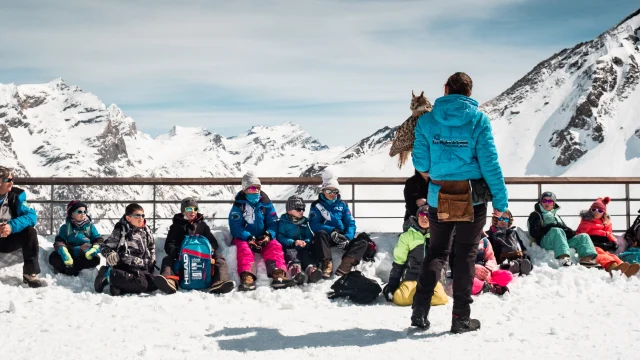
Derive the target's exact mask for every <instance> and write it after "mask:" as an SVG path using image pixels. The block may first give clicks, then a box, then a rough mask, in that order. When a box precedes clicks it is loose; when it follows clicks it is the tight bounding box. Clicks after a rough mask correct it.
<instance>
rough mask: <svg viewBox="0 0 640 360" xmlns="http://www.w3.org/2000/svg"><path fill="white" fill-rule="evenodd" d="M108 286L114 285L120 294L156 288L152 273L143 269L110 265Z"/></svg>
mask: <svg viewBox="0 0 640 360" xmlns="http://www.w3.org/2000/svg"><path fill="white" fill-rule="evenodd" d="M109 286H112V287H116V288H117V289H118V290H120V294H122V295H124V294H141V293H143V292H152V291H154V290H157V287H156V285H155V284H154V282H153V275H152V274H151V273H150V272H148V271H145V270H138V269H133V268H128V267H120V266H116V267H112V268H111V273H110V274H109Z"/></svg>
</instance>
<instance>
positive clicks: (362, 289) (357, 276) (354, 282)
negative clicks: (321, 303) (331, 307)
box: [327, 270, 382, 304]
mask: <svg viewBox="0 0 640 360" xmlns="http://www.w3.org/2000/svg"><path fill="white" fill-rule="evenodd" d="M331 289H332V290H333V291H332V292H330V293H328V294H327V297H328V298H329V299H336V298H340V297H346V298H347V299H349V300H351V301H353V302H354V303H356V304H369V303H371V302H373V301H374V300H375V299H377V298H378V295H380V293H381V292H382V288H381V287H380V285H379V284H378V282H377V281H375V280H373V279H369V278H368V277H366V276H364V275H362V273H361V272H360V271H357V270H354V271H351V272H350V273H348V274H346V275H344V276H342V277H341V278H339V279H338V280H336V282H335V283H333V285H331Z"/></svg>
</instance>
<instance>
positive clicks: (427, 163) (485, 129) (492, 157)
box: [412, 95, 508, 211]
mask: <svg viewBox="0 0 640 360" xmlns="http://www.w3.org/2000/svg"><path fill="white" fill-rule="evenodd" d="M412 157H413V166H414V167H415V168H416V170H418V171H420V172H428V173H429V176H430V177H431V179H434V180H471V179H481V178H484V179H485V181H486V182H487V184H488V185H489V189H490V190H491V194H492V195H493V207H494V208H496V209H498V210H499V211H504V210H506V209H507V207H508V200H507V187H506V186H505V184H504V177H503V175H502V170H501V169H500V163H499V162H498V152H497V150H496V145H495V143H494V142H493V134H492V133H491V123H490V122H489V118H488V117H487V116H486V115H485V114H484V113H483V112H482V111H480V110H478V102H476V101H475V100H473V99H471V98H470V97H467V96H464V95H446V96H443V97H440V98H438V99H437V100H436V101H435V103H434V105H433V110H432V111H431V112H429V113H426V114H424V115H422V116H421V117H420V118H419V119H418V123H417V124H416V129H415V142H414V144H413V155H412ZM439 191H440V186H438V185H435V184H433V183H432V182H430V183H429V192H428V197H427V202H428V203H429V206H432V207H437V206H438V192H439Z"/></svg>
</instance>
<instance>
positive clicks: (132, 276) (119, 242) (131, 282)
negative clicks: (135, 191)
mask: <svg viewBox="0 0 640 360" xmlns="http://www.w3.org/2000/svg"><path fill="white" fill-rule="evenodd" d="M100 251H101V253H102V255H103V256H104V257H105V258H106V260H107V265H108V266H103V267H101V268H100V271H99V272H98V276H97V277H96V281H95V284H94V286H95V289H96V292H98V293H101V292H102V290H103V289H104V287H105V286H107V285H109V290H110V292H111V295H112V296H117V295H124V294H140V293H143V292H151V291H154V290H156V286H155V283H154V276H153V275H152V274H153V271H154V266H155V264H156V242H155V239H154V237H153V235H152V234H151V229H149V227H148V226H147V224H146V221H145V219H144V209H143V208H142V206H140V205H138V204H129V205H128V206H127V209H126V210H125V215H124V216H123V217H122V219H120V221H119V222H118V223H117V224H116V225H115V226H114V228H113V232H112V233H111V236H109V238H107V240H106V241H105V242H104V244H102V247H101V248H100Z"/></svg>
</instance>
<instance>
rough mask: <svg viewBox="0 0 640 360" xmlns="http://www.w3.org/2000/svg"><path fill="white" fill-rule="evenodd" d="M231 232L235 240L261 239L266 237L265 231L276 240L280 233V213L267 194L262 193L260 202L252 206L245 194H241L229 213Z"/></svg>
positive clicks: (237, 196)
mask: <svg viewBox="0 0 640 360" xmlns="http://www.w3.org/2000/svg"><path fill="white" fill-rule="evenodd" d="M229 230H230V231H231V236H233V238H234V239H241V240H247V238H248V237H249V236H255V237H259V236H262V235H264V233H265V231H268V232H269V234H270V235H271V238H272V239H275V238H276V233H277V232H278V213H277V212H276V208H275V207H274V206H273V204H272V203H271V199H269V197H268V196H267V194H265V193H264V192H260V200H259V201H258V203H256V204H252V203H250V202H249V201H247V196H246V194H245V193H244V192H242V191H241V192H239V193H238V194H237V195H236V201H235V202H234V203H233V207H232V208H231V212H229Z"/></svg>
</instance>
